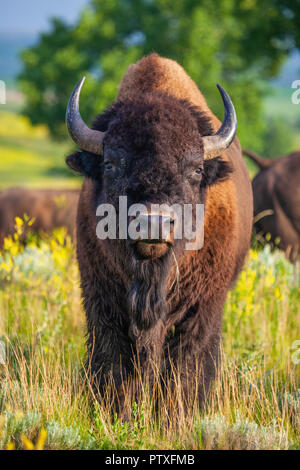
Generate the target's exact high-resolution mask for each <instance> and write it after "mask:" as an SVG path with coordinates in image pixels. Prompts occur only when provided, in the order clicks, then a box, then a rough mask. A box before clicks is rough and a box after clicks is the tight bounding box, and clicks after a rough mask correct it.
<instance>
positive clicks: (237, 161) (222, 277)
mask: <svg viewBox="0 0 300 470" xmlns="http://www.w3.org/2000/svg"><path fill="white" fill-rule="evenodd" d="M82 84H83V80H81V81H80V82H79V83H78V84H77V86H76V87H75V89H74V91H73V93H72V95H71V97H70V100H69V104H68V108H67V113H66V121H67V126H68V131H69V134H70V136H71V138H72V139H73V140H74V141H75V142H76V144H77V145H78V147H79V148H80V151H78V152H76V153H74V154H72V155H70V156H68V157H67V160H66V162H67V164H68V166H69V167H70V168H71V169H73V170H74V171H76V172H79V173H81V174H83V175H84V176H85V178H84V181H83V185H82V190H81V194H80V199H79V205H78V215H77V257H78V262H79V268H80V275H81V287H82V295H83V304H84V308H85V312H86V317H87V329H88V339H87V345H88V352H89V361H88V364H89V366H90V368H91V372H92V374H93V377H94V383H96V384H97V386H98V387H99V390H100V393H104V391H105V384H106V381H107V377H108V376H109V375H110V376H111V374H112V376H113V379H114V383H115V387H116V390H117V396H118V399H119V401H120V403H119V405H120V406H122V403H123V399H124V397H123V392H122V390H123V388H122V387H123V384H124V381H126V378H128V377H132V374H134V363H135V361H136V358H138V363H139V365H140V367H141V370H142V374H143V372H144V371H146V370H148V366H149V364H152V365H153V366H154V367H155V368H156V371H159V373H160V376H161V377H165V376H168V374H170V373H171V370H172V371H173V370H177V373H178V375H177V378H178V377H180V381H181V384H182V386H183V390H184V393H185V396H187V397H188V395H189V391H190V390H191V389H192V388H193V386H192V382H193V380H195V381H196V382H197V384H198V385H197V397H198V399H199V402H200V403H203V398H204V397H205V395H206V391H207V390H208V386H209V384H210V381H211V379H212V378H213V377H214V374H215V369H216V364H217V362H218V351H219V346H220V338H221V326H222V311H223V306H224V302H225V299H226V294H227V292H228V289H229V288H230V287H231V286H232V285H233V283H234V281H235V279H236V277H237V275H238V274H239V272H240V270H241V268H242V266H243V262H244V259H245V256H246V254H247V251H248V249H249V245H250V238H251V231H252V213H253V203H252V190H251V183H250V178H249V174H248V171H247V168H246V165H245V163H244V161H243V158H242V153H241V148H240V144H239V141H238V139H237V138H235V133H236V126H237V121H236V115H235V111H234V107H233V104H232V102H231V100H230V98H229V96H228V95H227V93H226V92H225V91H224V90H223V89H222V87H220V86H218V88H219V91H220V93H221V96H222V99H223V102H224V108H225V115H224V121H223V123H222V124H221V123H220V121H219V120H218V119H217V118H216V116H215V115H214V114H213V113H212V111H211V110H210V109H209V107H208V105H207V103H206V101H205V99H204V97H203V95H202V94H201V92H200V91H199V89H198V88H197V86H196V84H195V83H194V82H193V81H192V79H191V78H190V77H189V76H188V75H187V74H186V72H185V71H184V70H183V68H182V67H181V66H180V65H179V64H178V63H176V62H174V61H173V60H169V59H166V58H163V57H160V56H159V55H157V54H151V55H149V56H147V57H145V58H143V59H141V60H140V61H139V62H137V63H136V64H134V65H131V66H130V67H129V68H128V70H127V72H126V73H125V75H124V77H123V79H122V81H121V83H120V86H119V90H118V95H117V98H116V101H115V102H114V103H113V105H112V106H111V107H109V108H108V109H107V110H106V111H104V112H103V113H102V114H100V115H98V116H97V117H96V119H95V121H94V123H93V125H92V128H89V127H88V126H87V125H86V124H85V123H84V122H83V120H82V118H81V116H80V113H79V95H80V90H81V87H82ZM119 196H126V197H127V200H128V205H132V204H134V203H143V204H144V205H145V206H147V207H150V204H153V203H158V204H163V203H165V204H168V205H169V206H170V205H173V204H176V203H177V204H179V205H181V206H182V205H184V204H192V206H193V207H195V206H196V204H201V203H202V204H203V203H204V204H205V217H204V245H203V247H202V249H200V250H186V249H185V247H184V246H183V242H182V240H174V239H172V237H171V238H170V239H166V238H163V237H157V238H156V239H151V238H149V239H145V240H144V239H138V240H132V239H121V237H119V238H118V239H115V240H114V239H110V238H107V239H105V240H103V239H99V238H98V237H97V235H96V227H97V220H98V218H97V217H96V210H97V207H98V206H99V205H100V204H103V203H110V204H112V205H113V206H114V207H115V208H116V210H117V211H118V199H119ZM156 215H157V214H156ZM156 215H155V214H152V213H151V212H149V213H148V217H149V223H150V224H151V223H152V222H153V220H154V219H155V216H156ZM166 218H167V219H168V217H167V216H166ZM170 219H171V217H170ZM160 220H161V221H162V220H164V214H162V217H161V219H160ZM169 222H170V224H171V225H172V223H173V220H169ZM200 369H201V372H200ZM174 380H175V379H174Z"/></svg>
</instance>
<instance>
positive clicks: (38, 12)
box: [0, 0, 88, 34]
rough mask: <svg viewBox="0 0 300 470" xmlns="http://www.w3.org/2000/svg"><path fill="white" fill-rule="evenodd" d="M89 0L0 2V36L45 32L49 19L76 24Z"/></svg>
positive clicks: (6, 0) (17, 0) (7, 0)
mask: <svg viewBox="0 0 300 470" xmlns="http://www.w3.org/2000/svg"><path fill="white" fill-rule="evenodd" d="M87 3H88V0H0V34H1V33H13V34H15V33H30V34H35V33H38V32H40V31H45V30H46V29H47V28H48V27H49V23H48V18H49V17H51V16H58V17H61V18H64V19H65V20H66V21H67V22H70V23H72V22H74V21H75V20H76V19H77V17H78V15H79V13H80V11H81V9H82V7H83V6H85V5H86V4H87Z"/></svg>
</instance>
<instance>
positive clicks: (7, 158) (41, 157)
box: [0, 107, 80, 189]
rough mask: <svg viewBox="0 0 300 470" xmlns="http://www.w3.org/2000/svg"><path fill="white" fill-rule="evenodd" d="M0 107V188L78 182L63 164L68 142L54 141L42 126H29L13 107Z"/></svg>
mask: <svg viewBox="0 0 300 470" xmlns="http://www.w3.org/2000/svg"><path fill="white" fill-rule="evenodd" d="M9 109H10V110H8V109H7V108H5V109H4V108H1V109H0V156H1V158H0V189H2V188H5V187H9V186H29V187H40V188H41V187H62V188H67V187H68V188H72V187H77V186H79V185H80V180H79V178H76V177H74V176H73V175H72V173H71V172H70V171H69V170H68V168H67V167H66V165H65V156H66V155H67V154H68V152H70V150H71V148H72V147H71V144H70V142H67V139H66V140H65V141H64V142H54V141H52V140H51V139H50V138H49V136H48V131H47V129H46V128H45V127H43V126H35V127H34V126H32V125H31V124H30V122H29V120H28V119H27V118H26V117H24V116H21V115H20V114H18V113H17V112H16V110H15V109H14V108H11V107H10V108H9Z"/></svg>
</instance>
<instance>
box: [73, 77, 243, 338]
mask: <svg viewBox="0 0 300 470" xmlns="http://www.w3.org/2000/svg"><path fill="white" fill-rule="evenodd" d="M82 84H83V80H81V81H80V82H79V84H78V85H77V86H76V87H75V89H74V91H73V93H72V95H71V98H70V101H69V104H68V109H67V116H66V117H67V125H68V130H69V133H70V136H71V137H72V139H73V140H74V141H75V143H76V144H77V145H78V146H79V147H80V148H81V149H82V151H81V152H76V153H75V154H73V155H70V156H69V157H68V158H67V164H68V165H69V167H71V168H72V169H73V170H75V171H77V172H79V173H81V174H83V175H84V176H86V177H87V178H90V179H92V180H93V181H94V186H95V188H96V199H97V201H96V205H99V204H103V203H110V204H112V205H113V206H114V207H115V208H116V209H117V210H118V207H119V203H118V202H119V201H118V200H119V196H126V197H127V204H128V206H131V205H132V204H143V205H144V206H145V207H147V208H149V211H148V212H147V215H145V217H148V218H149V223H150V225H151V223H158V224H160V225H162V224H164V223H167V224H169V226H170V227H171V230H170V236H169V237H167V238H166V237H163V236H161V235H160V236H159V237H157V238H156V239H152V238H151V237H148V238H145V239H138V240H130V239H129V240H126V241H125V240H115V241H112V240H110V241H107V243H110V247H111V249H112V250H113V251H114V253H116V250H117V252H118V256H119V257H120V259H121V257H123V259H124V263H125V265H126V269H127V271H128V272H129V273H131V279H132V282H131V288H130V293H129V304H130V310H131V312H132V316H133V319H134V320H133V323H134V324H135V326H136V330H141V329H147V328H150V327H151V326H152V325H153V323H154V322H155V321H156V320H157V319H158V318H163V315H164V314H163V312H164V311H165V310H166V308H165V307H166V301H165V285H166V281H167V278H168V274H169V272H170V269H171V266H172V264H173V262H174V256H175V257H176V255H177V254H178V255H180V256H181V254H182V253H183V243H182V241H180V240H176V239H174V237H173V236H172V233H173V232H172V230H174V228H172V227H173V225H174V222H175V220H174V219H173V217H172V216H171V215H170V214H164V213H161V212H159V213H156V214H154V213H152V212H151V210H150V207H152V204H159V205H162V204H166V205H168V206H174V205H175V204H179V205H181V206H183V205H184V204H191V205H192V206H195V205H196V204H201V203H204V201H205V193H206V188H207V187H208V186H210V185H212V184H216V183H217V182H218V181H222V180H224V179H226V178H227V176H228V174H229V173H230V171H231V167H230V165H229V164H228V162H226V161H224V160H222V159H221V157H220V156H219V155H221V154H222V152H224V150H225V149H226V148H227V147H228V146H229V145H230V144H231V142H232V141H233V139H234V136H235V132H236V126H237V122H236V116H235V111H234V107H233V105H232V103H231V100H230V98H229V96H228V95H227V93H226V92H225V91H224V90H223V89H222V88H221V87H220V86H219V87H218V88H219V91H220V93H221V96H222V98H223V102H224V106H225V117H224V122H223V124H222V126H221V128H220V129H219V131H218V132H217V133H216V134H214V133H213V129H212V127H211V124H210V120H209V118H208V117H207V116H206V115H205V114H204V113H203V112H201V111H200V110H199V109H197V108H196V107H194V106H192V105H191V104H190V103H189V102H188V101H185V100H178V99H176V98H174V97H173V96H171V95H168V94H166V93H161V92H151V93H148V94H143V95H141V94H137V96H136V97H135V98H131V99H128V100H124V101H117V102H115V104H113V105H112V106H111V107H110V108H108V109H107V110H106V111H105V112H104V113H103V114H101V115H99V116H98V117H97V118H96V120H95V121H94V123H93V126H92V129H90V128H88V127H87V126H86V124H85V123H84V122H83V120H82V118H81V116H80V113H79V95H80V90H81V87H82ZM95 217H96V214H95ZM159 233H160V234H161V233H162V232H161V231H160V232H159ZM95 236H96V234H95ZM99 243H103V241H101V242H100V241H99ZM112 243H114V246H113V247H112ZM108 251H109V250H108ZM173 255H174V256H173Z"/></svg>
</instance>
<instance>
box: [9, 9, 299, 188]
mask: <svg viewBox="0 0 300 470" xmlns="http://www.w3.org/2000/svg"><path fill="white" fill-rule="evenodd" d="M299 24H300V2H299V0H295V1H293V2H290V1H289V0H262V1H260V2H258V1H256V0H216V1H215V2H209V1H206V0H187V1H186V2H180V1H179V0H174V1H172V2H171V1H169V0H135V1H133V0H131V1H127V0H126V1H125V0H113V1H110V0H72V1H69V0H68V1H64V2H61V1H58V0H52V1H51V2H40V1H38V0H28V1H27V2H23V1H22V0H11V1H10V2H6V3H5V5H3V6H2V15H1V18H0V80H4V81H5V84H6V87H7V103H6V105H0V157H1V158H0V187H6V186H11V185H21V184H25V185H30V186H39V187H41V186H60V187H67V186H68V187H70V186H71V187H73V186H77V185H79V184H80V179H79V178H77V177H74V176H73V175H72V174H71V173H70V172H69V171H68V170H67V169H66V168H65V164H64V158H65V155H66V154H67V153H68V151H69V150H71V149H72V144H71V142H70V140H69V139H68V137H67V134H66V131H65V124H64V113H65V108H66V104H67V100H68V96H69V94H70V92H71V90H72V88H73V86H74V84H75V83H76V82H77V80H78V79H79V78H80V77H81V76H82V75H84V74H85V75H87V82H86V85H85V88H84V90H83V93H82V95H83V97H82V114H83V117H84V118H85V119H86V121H87V122H90V121H91V119H92V117H93V115H94V113H96V112H99V111H101V110H102V109H103V108H104V107H105V106H107V105H108V104H110V103H111V102H112V101H113V99H114V97H115V94H116V90H117V84H118V82H119V80H120V78H121V76H122V74H123V73H124V71H125V70H126V68H127V66H128V65H129V64H130V63H132V62H135V61H136V60H138V59H139V58H140V57H141V56H142V55H144V54H147V53H149V52H151V51H153V50H155V51H156V52H158V53H160V54H161V55H166V56H168V57H171V58H174V59H175V60H178V61H179V62H180V63H181V64H182V65H183V66H184V67H185V69H186V70H187V72H188V73H189V74H190V75H191V76H192V78H193V79H194V80H195V81H196V82H197V84H198V85H199V87H200V88H201V90H202V91H203V92H204V94H205V96H206V97H207V100H208V102H209V104H210V106H211V108H212V109H213V110H214V111H215V112H216V114H218V115H219V117H220V118H222V104H221V102H220V101H221V100H220V98H219V95H218V93H217V90H216V87H215V84H216V83H217V82H220V83H222V84H223V85H224V87H225V88H226V89H227V90H228V91H229V93H230V95H231V96H232V99H233V101H234V103H235V105H236V108H237V112H238V118H239V128H238V135H239V138H240V140H241V143H242V145H243V146H245V147H248V148H250V149H252V150H255V151H257V152H259V153H261V154H263V155H265V156H270V157H275V156H279V155H281V154H284V153H287V152H289V151H291V150H295V149H296V148H300V133H299V129H300V113H299V109H300V105H299V106H297V105H294V104H292V101H291V95H292V91H293V90H292V89H291V84H292V82H293V81H294V80H296V79H300V53H299V52H298V48H299V45H300V39H299V36H300V35H299V28H298V26H299ZM248 164H249V168H250V171H251V172H252V173H253V172H254V171H255V168H254V166H251V163H249V162H248Z"/></svg>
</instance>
